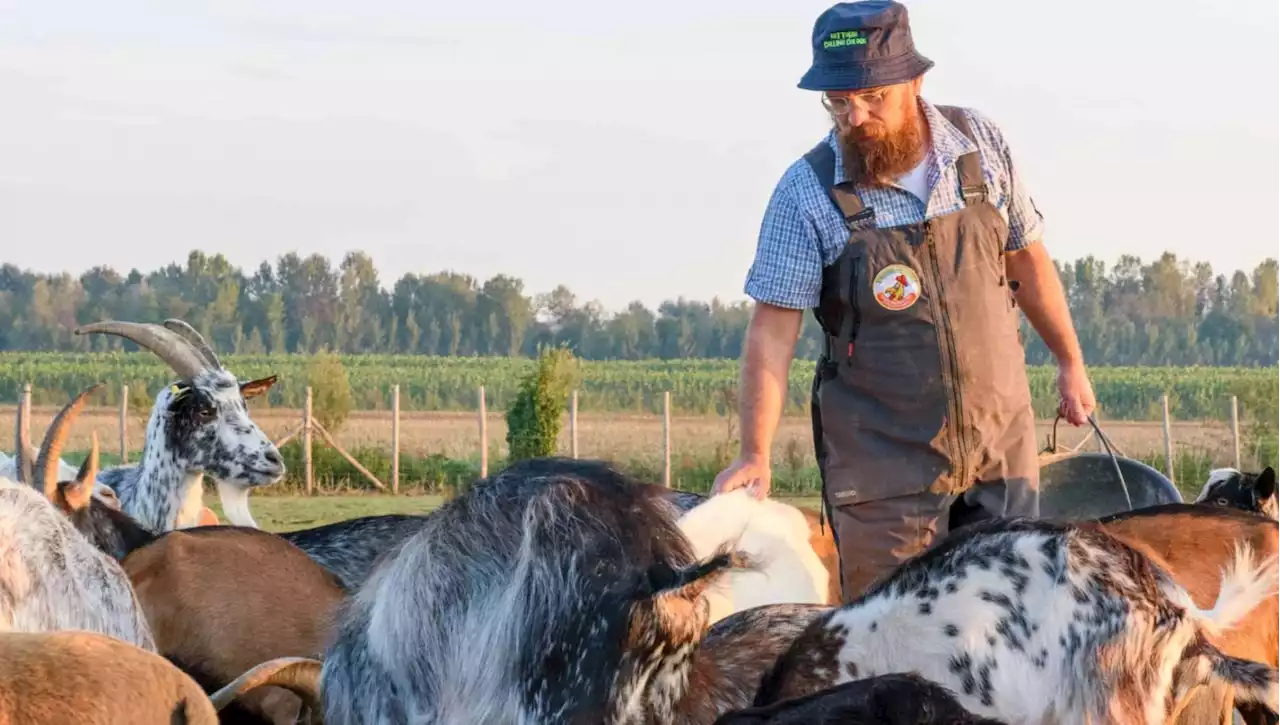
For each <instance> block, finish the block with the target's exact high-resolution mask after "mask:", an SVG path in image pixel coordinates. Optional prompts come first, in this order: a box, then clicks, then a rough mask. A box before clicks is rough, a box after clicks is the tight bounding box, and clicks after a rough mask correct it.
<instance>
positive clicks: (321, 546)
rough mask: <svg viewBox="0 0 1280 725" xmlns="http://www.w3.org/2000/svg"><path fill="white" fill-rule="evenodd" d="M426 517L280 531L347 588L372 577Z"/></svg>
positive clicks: (349, 521)
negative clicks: (387, 555)
mask: <svg viewBox="0 0 1280 725" xmlns="http://www.w3.org/2000/svg"><path fill="white" fill-rule="evenodd" d="M425 519H426V517H425V516H422V515H415V514H379V515H374V516H361V517H359V518H355V519H347V520H345V521H335V522H334V523H331V524H325V525H323V526H316V527H313V528H310V529H300V530H297V531H283V532H280V533H279V534H277V535H278V536H279V537H280V538H282V539H284V540H285V541H288V542H289V543H291V544H293V545H294V546H296V547H298V548H299V549H301V550H302V551H303V552H305V553H306V554H307V556H309V557H311V559H312V561H314V562H316V563H317V564H319V565H320V566H322V567H324V568H325V569H327V570H328V571H329V572H330V573H332V574H333V575H334V576H335V577H337V579H338V582H339V583H340V584H341V585H342V587H343V589H345V590H347V591H355V590H356V589H358V588H359V587H360V585H361V584H363V583H364V581H365V580H366V579H368V578H369V574H370V572H372V571H373V568H374V565H375V564H376V563H377V562H378V561H379V560H380V558H381V557H382V555H383V554H385V553H386V552H387V551H389V550H391V549H394V548H395V547H396V546H397V545H398V544H399V543H400V542H401V541H403V540H404V539H406V538H408V537H409V536H411V535H413V534H415V533H417V532H418V530H419V529H421V528H422V522H423V521H424V520H425Z"/></svg>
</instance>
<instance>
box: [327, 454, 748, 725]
mask: <svg viewBox="0 0 1280 725" xmlns="http://www.w3.org/2000/svg"><path fill="white" fill-rule="evenodd" d="M655 501H656V499H655V498H654V497H652V496H650V495H647V494H646V493H644V492H643V491H642V490H641V489H640V488H639V487H638V486H637V485H636V484H635V483H633V482H631V481H630V480H629V479H627V478H626V477H625V476H624V475H623V474H622V473H620V472H619V471H617V470H615V469H614V468H612V467H610V466H609V465H607V464H605V463H603V462H599V461H582V460H571V459H563V458H550V459H534V460H529V461H523V462H520V463H516V464H515V465H513V466H511V467H510V468H507V469H506V470H505V471H503V472H501V473H499V474H497V475H496V476H493V477H491V478H489V479H485V480H483V481H480V482H477V483H476V484H474V485H473V486H471V487H470V488H469V489H468V490H467V491H466V493H464V494H463V495H461V496H460V497H458V498H456V499H453V500H452V501H449V502H448V503H446V504H445V505H444V506H442V507H441V508H440V509H438V510H436V511H435V512H434V513H432V514H431V515H430V516H429V517H427V518H426V520H425V521H424V522H423V526H422V528H421V530H420V531H418V532H417V533H415V534H414V535H413V536H411V537H409V538H408V539H406V540H404V542H402V544H401V546H400V547H399V548H398V550H396V551H394V552H390V553H389V554H388V556H387V558H386V559H385V560H384V561H383V562H382V564H381V565H379V566H378V567H377V569H376V570H375V571H374V573H373V575H372V576H371V577H370V578H369V580H368V581H367V582H366V583H365V585H364V586H363V587H361V589H360V590H359V591H358V592H356V593H355V594H354V595H352V596H351V597H350V598H348V600H347V601H346V603H345V604H344V605H343V610H342V612H341V613H340V614H339V617H338V625H337V631H336V634H335V637H334V642H333V644H332V645H331V646H330V647H329V648H328V650H327V651H326V653H325V657H324V666H323V670H322V675H321V687H320V690H321V693H322V695H323V700H324V708H325V710H324V720H325V722H326V723H327V725H347V724H350V723H372V722H414V723H422V724H423V725H427V724H440V725H444V724H449V725H453V724H455V723H456V724H459V725H460V724H462V723H476V722H495V723H497V722H504V723H521V724H522V725H535V724H537V723H548V724H550V723H567V724H569V725H577V724H579V723H582V724H585V723H605V724H606V725H614V724H617V725H622V724H624V723H625V724H630V723H666V722H669V721H670V719H671V716H672V715H671V713H672V710H673V708H674V707H675V705H676V703H677V702H679V700H680V699H681V698H683V697H684V696H685V693H686V689H687V683H688V679H689V672H690V663H691V658H692V654H693V650H694V648H695V647H696V644H697V642H698V640H699V639H700V638H701V637H702V635H703V633H704V631H705V628H706V605H705V603H704V602H703V601H701V597H702V590H703V588H705V587H706V586H707V585H708V584H710V583H711V582H712V580H713V579H714V577H715V576H717V575H718V574H719V573H720V572H723V571H725V569H726V567H729V566H732V565H733V564H734V563H736V562H735V559H736V557H734V556H731V555H729V554H728V553H727V552H725V553H722V554H721V555H719V556H717V557H715V558H714V559H712V560H710V561H698V560H696V559H695V557H694V555H693V551H692V549H691V547H690V545H689V542H688V541H687V540H686V539H685V538H684V537H683V536H682V535H681V534H680V531H679V529H678V528H677V527H676V525H675V522H674V521H673V520H672V519H671V517H670V515H669V513H668V512H667V511H666V510H664V509H663V508H662V507H661V506H659V505H658V504H656V503H655Z"/></svg>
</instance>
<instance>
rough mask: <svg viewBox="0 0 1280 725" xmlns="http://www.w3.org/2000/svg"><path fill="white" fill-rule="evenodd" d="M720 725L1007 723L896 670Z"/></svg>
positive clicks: (739, 714)
mask: <svg viewBox="0 0 1280 725" xmlns="http://www.w3.org/2000/svg"><path fill="white" fill-rule="evenodd" d="M715 725H1004V724H1003V723H1001V722H1000V721H999V720H993V719H991V718H986V717H980V716H978V715H974V714H973V713H971V712H969V711H968V710H965V709H964V707H962V706H961V705H960V702H959V701H958V700H957V699H956V696H955V693H954V692H952V691H951V690H948V689H947V688H945V687H943V686H941V685H939V684H937V683H934V682H930V681H929V680H926V679H925V678H923V677H921V676H919V675H917V674H915V673H911V672H893V673H889V674H885V675H880V676H879V677H869V678H867V679H864V680H852V681H849V682H845V683H843V684H840V685H836V686H835V687H831V688H828V689H825V690H819V691H817V692H814V693H811V694H808V695H805V696H803V697H797V698H792V699H790V700H783V701H781V702H776V703H774V704H772V705H765V706H761V707H751V708H745V709H742V710H737V711H734V712H728V713H725V714H724V715H722V716H721V717H720V718H719V719H717V720H716V721H715Z"/></svg>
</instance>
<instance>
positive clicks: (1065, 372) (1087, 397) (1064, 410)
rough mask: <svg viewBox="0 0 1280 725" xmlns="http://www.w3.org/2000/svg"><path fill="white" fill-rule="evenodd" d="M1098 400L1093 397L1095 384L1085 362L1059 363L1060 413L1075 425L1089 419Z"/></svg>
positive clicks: (1079, 424)
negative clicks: (1091, 380) (1090, 380)
mask: <svg viewBox="0 0 1280 725" xmlns="http://www.w3.org/2000/svg"><path fill="white" fill-rule="evenodd" d="M1095 405H1097V401H1096V400H1094V399H1093V386H1092V385H1090V384H1089V374H1088V373H1087V372H1086V371H1085V369H1084V363H1069V364H1065V365H1064V364H1059V365H1058V415H1060V416H1062V417H1063V418H1065V419H1066V421H1067V422H1068V423H1070V424H1071V425H1074V426H1077V427H1079V426H1082V425H1084V424H1085V423H1087V422H1088V421H1089V416H1090V415H1092V414H1093V408H1094V406H1095Z"/></svg>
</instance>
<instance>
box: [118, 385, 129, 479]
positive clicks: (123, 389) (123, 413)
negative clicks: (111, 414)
mask: <svg viewBox="0 0 1280 725" xmlns="http://www.w3.org/2000/svg"><path fill="white" fill-rule="evenodd" d="M128 416H129V386H128V385H121V386H120V464H121V465H124V464H126V463H128V462H129V438H128V436H127V435H126V434H125V431H126V428H127V425H128V423H127V421H128Z"/></svg>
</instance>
